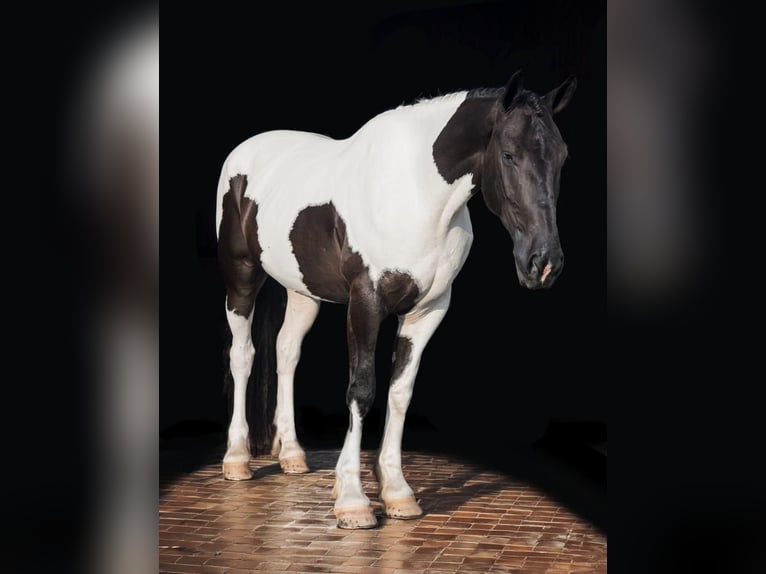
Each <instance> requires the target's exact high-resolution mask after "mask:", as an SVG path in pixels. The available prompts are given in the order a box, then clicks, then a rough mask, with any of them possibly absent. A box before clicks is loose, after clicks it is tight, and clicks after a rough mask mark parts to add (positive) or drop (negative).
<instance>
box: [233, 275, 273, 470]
mask: <svg viewBox="0 0 766 574" xmlns="http://www.w3.org/2000/svg"><path fill="white" fill-rule="evenodd" d="M286 305H287V297H286V291H285V289H284V287H282V286H281V285H279V284H278V283H277V282H276V281H274V280H273V279H271V278H268V279H266V282H265V283H264V284H263V287H261V289H260V291H259V292H258V296H257V297H256V299H255V313H254V314H253V345H254V346H255V361H254V363H253V369H252V371H251V372H250V379H249V381H248V385H247V422H248V425H249V427H250V452H251V453H252V454H253V455H254V456H256V455H260V454H268V453H270V452H271V445H272V442H273V441H274V433H275V429H274V411H275V410H276V405H277V334H278V333H279V329H280V328H281V327H282V322H283V321H284V318H285V307H286ZM224 356H225V360H226V376H225V381H224V388H225V390H226V392H227V395H228V403H229V417H228V419H227V420H231V410H232V403H233V392H234V384H233V381H232V378H231V370H230V369H229V365H228V357H229V353H228V351H227V352H226V353H225V354H224Z"/></svg>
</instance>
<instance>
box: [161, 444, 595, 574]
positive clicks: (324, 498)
mask: <svg viewBox="0 0 766 574" xmlns="http://www.w3.org/2000/svg"><path fill="white" fill-rule="evenodd" d="M338 454H339V451H337V450H333V451H311V452H309V453H308V462H309V466H311V468H312V472H311V473H310V474H304V475H292V476H288V475H284V474H282V473H281V471H280V469H279V465H278V463H277V462H276V460H275V459H274V458H271V457H268V456H263V457H258V458H255V459H253V461H252V462H251V468H252V469H253V471H254V473H255V475H254V477H253V480H250V481H245V482H229V481H224V480H223V478H222V475H221V463H220V460H214V461H211V462H210V464H207V465H205V466H203V467H202V468H200V469H199V470H197V471H195V472H193V473H191V474H187V475H183V476H181V477H180V478H178V479H176V480H175V481H173V482H172V483H171V484H168V485H167V486H166V487H164V488H163V489H162V491H161V493H160V534H159V536H160V572H164V573H175V572H183V573H187V572H193V573H202V574H204V573H207V572H211V573H229V574H240V573H245V572H256V573H263V572H290V573H292V572H338V573H346V572H348V573H355V574H356V573H359V574H365V573H367V572H376V573H380V574H416V573H418V574H420V573H431V572H433V573H434V574H437V573H447V572H461V573H466V574H468V573H472V572H474V573H486V572H523V573H533V574H535V573H543V572H550V573H565V572H583V573H584V572H588V573H591V572H606V570H607V560H606V550H607V547H606V538H605V536H604V535H603V534H601V533H600V532H599V531H598V530H597V529H596V528H594V527H593V526H591V525H589V524H588V523H587V522H585V521H584V520H582V519H580V518H579V517H577V516H576V515H574V514H573V513H571V512H569V511H568V510H567V509H566V508H563V507H562V506H560V505H559V504H558V503H557V502H556V501H554V500H552V499H551V498H549V497H548V496H546V495H545V494H544V493H543V492H541V491H538V490H536V489H535V488H533V487H531V486H529V485H526V484H522V483H520V482H517V481H514V480H513V479H512V478H510V477H508V476H505V475H503V474H499V473H496V472H491V471H487V470H485V469H482V468H480V467H478V466H474V465H470V464H466V463H464V462H461V461H458V460H455V459H452V458H449V457H445V456H435V455H431V454H425V453H417V452H416V453H413V452H405V453H403V458H402V462H403V469H404V474H405V477H406V478H407V480H408V482H409V484H410V486H411V487H412V489H413V490H414V491H415V496H416V497H417V499H418V502H419V503H420V505H421V506H422V508H423V510H424V512H425V513H426V515H425V516H424V517H423V518H420V519H417V520H411V521H402V520H394V519H387V518H385V517H383V516H382V515H381V514H378V521H379V526H378V528H376V529H373V530H341V529H339V528H337V527H336V525H335V524H336V521H335V516H334V515H333V512H332V505H333V500H332V497H331V492H332V487H333V481H334V470H333V469H334V467H335V463H336V461H337V459H338ZM373 458H374V453H373V452H363V453H362V481H363V484H364V488H365V492H366V493H367V495H368V496H369V497H370V500H372V501H373V503H374V504H375V505H376V506H379V505H378V503H377V500H378V497H377V482H376V481H375V478H374V476H373V474H372V464H373Z"/></svg>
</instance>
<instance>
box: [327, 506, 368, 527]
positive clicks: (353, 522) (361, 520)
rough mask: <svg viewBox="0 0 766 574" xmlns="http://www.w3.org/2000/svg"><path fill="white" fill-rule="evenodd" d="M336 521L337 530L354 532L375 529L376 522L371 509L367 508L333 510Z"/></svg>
mask: <svg viewBox="0 0 766 574" xmlns="http://www.w3.org/2000/svg"><path fill="white" fill-rule="evenodd" d="M335 517H336V518H337V519H338V528H346V529H349V530H356V529H359V528H375V527H376V526H377V525H378V521H377V519H376V518H375V514H373V512H372V508H370V507H369V506H357V507H354V508H340V509H336V510H335Z"/></svg>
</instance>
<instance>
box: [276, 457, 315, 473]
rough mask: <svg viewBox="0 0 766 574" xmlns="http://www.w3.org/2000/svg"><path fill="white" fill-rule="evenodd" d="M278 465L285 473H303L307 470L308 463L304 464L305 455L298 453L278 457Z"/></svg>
mask: <svg viewBox="0 0 766 574" xmlns="http://www.w3.org/2000/svg"><path fill="white" fill-rule="evenodd" d="M279 466H281V467H282V472H284V473H285V474H305V473H307V472H308V471H309V465H308V464H306V456H305V455H298V456H291V457H288V458H280V459H279Z"/></svg>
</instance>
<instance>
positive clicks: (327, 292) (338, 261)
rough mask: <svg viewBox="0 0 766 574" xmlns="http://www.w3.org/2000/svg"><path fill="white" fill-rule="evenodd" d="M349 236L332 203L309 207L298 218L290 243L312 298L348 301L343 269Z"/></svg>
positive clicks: (339, 301)
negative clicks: (344, 248)
mask: <svg viewBox="0 0 766 574" xmlns="http://www.w3.org/2000/svg"><path fill="white" fill-rule="evenodd" d="M345 236H346V226H345V224H344V223H343V220H342V219H341V218H340V217H339V216H338V212H337V211H336V210H335V206H334V205H333V204H332V202H330V203H325V204H323V205H312V206H311V207H306V208H305V209H303V210H302V211H301V212H300V213H299V214H298V217H297V218H296V219H295V223H293V228H292V230H291V231H290V243H291V244H292V247H293V254H294V255H295V259H296V260H297V261H298V268H299V269H300V271H301V274H302V275H303V283H304V284H305V285H306V287H307V288H308V290H309V292H310V293H311V294H312V295H315V296H316V297H320V298H321V299H325V300H327V301H334V302H336V303H345V302H347V301H348V282H347V280H346V278H345V277H344V274H343V269H342V261H343V257H344V253H343V246H344V244H345V238H346V237H345ZM358 257H359V256H358V255H357V258H358ZM359 260H360V261H361V258H359ZM355 267H358V266H357V265H355Z"/></svg>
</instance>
